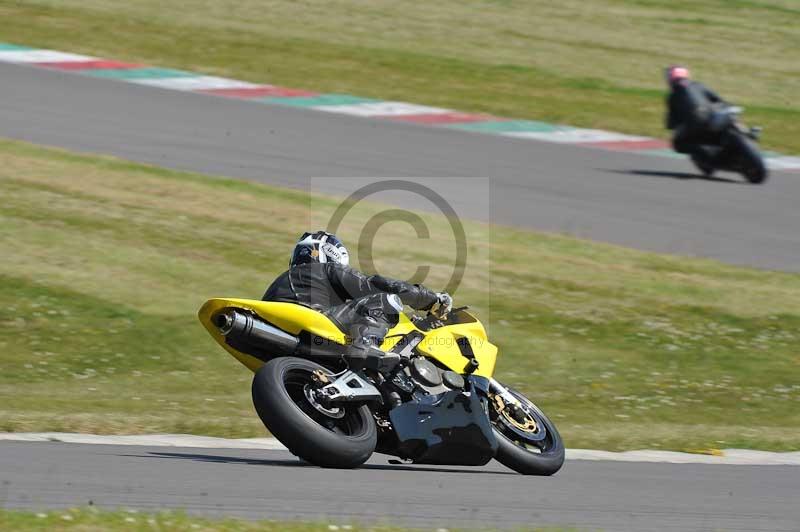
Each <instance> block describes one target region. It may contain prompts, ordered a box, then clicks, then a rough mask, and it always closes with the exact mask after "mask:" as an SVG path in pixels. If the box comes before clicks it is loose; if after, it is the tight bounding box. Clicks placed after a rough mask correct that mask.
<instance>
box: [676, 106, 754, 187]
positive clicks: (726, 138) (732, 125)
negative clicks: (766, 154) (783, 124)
mask: <svg viewBox="0 0 800 532" xmlns="http://www.w3.org/2000/svg"><path fill="white" fill-rule="evenodd" d="M742 111H743V109H742V108H741V107H736V106H727V105H726V106H723V107H721V108H718V109H716V110H715V111H714V112H713V113H712V118H711V122H712V129H714V130H717V131H720V135H719V141H718V143H717V145H716V146H714V149H715V150H716V153H715V155H714V165H713V166H707V165H705V164H703V163H702V162H701V161H700V160H698V158H697V157H696V156H695V155H692V156H691V158H692V162H693V163H694V164H695V166H697V168H698V169H699V170H700V171H701V172H703V174H705V175H706V176H709V177H710V176H711V175H713V173H714V172H715V171H716V170H725V171H729V172H736V173H739V174H741V175H743V176H744V177H745V179H747V180H748V181H749V182H751V183H754V184H759V183H763V182H764V181H766V180H767V176H768V173H767V166H766V164H765V163H764V158H763V157H762V155H761V153H760V151H759V149H758V145H757V142H758V139H759V135H760V134H761V128H758V127H753V128H748V127H746V126H744V125H743V124H742V123H741V122H740V121H739V115H741V113H742Z"/></svg>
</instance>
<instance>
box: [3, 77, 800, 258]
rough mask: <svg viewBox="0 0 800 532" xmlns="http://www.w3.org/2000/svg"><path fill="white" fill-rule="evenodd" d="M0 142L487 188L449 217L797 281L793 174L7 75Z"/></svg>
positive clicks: (267, 174) (100, 82)
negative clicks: (463, 181) (714, 171)
mask: <svg viewBox="0 0 800 532" xmlns="http://www.w3.org/2000/svg"><path fill="white" fill-rule="evenodd" d="M766 135H769V132H768V131H767V132H766ZM0 136H5V137H10V138H15V139H22V140H27V141H31V142H35V143H40V144H47V145H53V146H60V147H64V148H68V149H72V150H78V151H83V152H94V153H103V154H113V155H117V156H119V157H123V158H126V159H129V160H134V161H140V162H145V163H152V164H156V165H161V166H165V167H170V168H176V169H182V170H193V171H199V172H204V173H209V174H220V175H226V176H233V177H239V178H245V179H250V180H257V181H262V182H266V183H270V184H274V185H281V186H289V187H295V188H307V187H308V186H309V178H312V177H318V178H324V177H329V176H330V177H354V178H359V177H431V176H433V177H443V178H447V177H480V178H487V179H489V180H490V182H491V198H490V200H489V201H490V206H489V208H487V198H486V188H485V187H484V188H481V187H476V188H475V189H469V188H467V189H455V187H454V190H452V192H451V194H450V195H449V196H448V198H447V199H448V200H449V201H453V202H459V203H461V204H463V206H465V209H461V210H458V209H457V210H458V212H463V211H464V210H466V211H467V212H474V213H475V214H476V217H477V218H480V219H489V220H491V221H493V222H497V223H500V224H508V225H515V226H521V227H528V228H534V229H539V230H545V231H552V232H559V233H567V234H572V235H576V236H579V237H583V238H589V239H594V240H599V241H606V242H612V243H616V244H621V245H625V246H631V247H637V248H641V249H646V250H654V251H661V252H669V253H677V254H684V255H694V256H702V257H711V258H715V259H719V260H722V261H726V262H730V263H734V264H744V265H751V266H756V267H761V268H768V269H781V270H792V271H797V270H800V209H797V208H796V205H797V198H798V197H800V174H797V173H794V174H792V173H787V172H783V173H781V172H774V173H773V175H772V178H771V180H770V181H769V182H768V183H767V184H766V185H765V186H752V185H747V184H744V183H743V182H742V181H741V179H740V178H738V177H736V176H732V175H722V176H720V177H719V178H716V179H713V180H708V179H701V178H699V176H698V175H697V172H696V171H694V170H693V169H692V167H691V166H690V165H689V163H688V162H687V161H684V160H682V159H673V158H666V157H654V156H646V155H640V154H635V153H622V152H611V151H603V150H598V149H592V148H582V147H576V146H569V145H559V144H552V143H544V142H538V141H532V140H524V139H515V138H509V137H499V136H492V135H483V134H479V133H471V132H463V131H454V130H450V129H447V128H433V127H424V126H419V125H413V124H402V123H395V122H389V121H380V120H373V119H365V118H358V117H351V116H344V115H337V114H332V113H325V112H320V111H314V110H307V109H298V108H292V107H284V106H278V105H265V104H257V103H253V102H247V101H240V100H232V99H225V98H220V97H215V96H209V95H204V94H196V93H187V92H177V91H170V90H165V89H159V88H153V87H146V86H139V85H134V84H130V83H121V82H118V81H114V80H106V79H96V78H90V77H86V76H80V75H76V74H73V73H64V72H58V71H48V70H44V69H39V68H34V67H30V66H25V65H14V64H0ZM329 181H330V184H329V185H326V184H325V183H326V180H325V179H317V180H315V181H314V183H315V190H319V191H322V192H333V193H336V192H340V193H341V192H343V190H342V187H341V185H342V181H341V180H339V179H336V180H329ZM454 183H460V182H459V181H455V182H454ZM398 201H400V200H398ZM400 202H401V203H402V201H400ZM404 206H406V205H404ZM470 206H472V207H474V208H470ZM299 230H300V229H298V231H299Z"/></svg>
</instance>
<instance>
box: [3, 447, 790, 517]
mask: <svg viewBox="0 0 800 532" xmlns="http://www.w3.org/2000/svg"><path fill="white" fill-rule="evenodd" d="M798 500H800V482H798V470H797V468H796V467H791V466H790V467H780V466H742V465H736V466H724V465H698V464H685V465H678V464H652V463H620V462H596V461H572V462H569V463H567V464H566V465H565V467H564V469H562V471H561V472H560V473H559V474H557V475H556V476H554V477H550V478H541V477H525V476H521V475H517V474H516V473H513V472H512V471H510V470H508V469H505V468H504V467H503V466H501V465H499V464H490V465H489V466H486V467H483V468H462V467H436V466H413V465H391V464H389V463H388V462H387V459H386V457H384V456H380V455H378V456H377V457H373V459H372V460H370V461H369V462H368V463H367V464H366V465H365V466H364V467H363V468H361V469H358V470H345V471H342V470H323V469H319V468H317V467H314V466H310V465H308V464H305V463H303V462H300V461H298V460H297V459H296V458H295V457H294V456H292V455H291V454H290V453H288V452H287V451H263V450H245V449H198V448H176V447H141V446H117V445H81V444H66V443H29V442H28V443H17V442H2V443H0V504H2V505H4V506H6V507H8V508H28V509H50V508H60V507H72V506H83V505H87V504H89V503H90V502H89V501H91V504H93V505H96V506H98V507H101V508H106V509H116V508H133V509H140V510H148V511H158V510H163V509H176V508H181V509H185V510H186V511H187V512H190V513H196V514H202V515H208V516H238V517H243V518H248V519H258V518H262V519H304V520H324V521H327V522H331V523H335V524H343V523H349V522H359V523H375V522H378V523H379V522H384V523H387V522H388V523H393V524H404V525H408V526H415V527H416V526H420V527H433V528H438V527H443V528H449V527H456V526H458V527H487V526H490V527H501V528H505V527H520V526H530V527H533V526H570V527H578V528H580V529H592V530H596V529H603V530H633V531H648V530H673V531H678V530H680V531H688V530H696V531H700V530H743V531H744V530H746V531H760V530H773V531H774V530H784V531H795V532H796V531H797V530H798V529H800V507H798V505H797V501H798Z"/></svg>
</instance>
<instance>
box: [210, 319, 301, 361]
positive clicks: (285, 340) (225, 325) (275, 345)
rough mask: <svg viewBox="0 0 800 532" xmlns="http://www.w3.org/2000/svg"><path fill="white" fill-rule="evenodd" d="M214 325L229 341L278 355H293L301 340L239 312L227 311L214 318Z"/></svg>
mask: <svg viewBox="0 0 800 532" xmlns="http://www.w3.org/2000/svg"><path fill="white" fill-rule="evenodd" d="M214 325H216V326H217V328H219V332H220V333H222V335H223V336H225V337H226V338H228V339H229V340H233V341H234V342H236V343H239V342H242V343H245V344H248V345H251V346H253V347H258V348H261V349H268V350H270V351H274V352H275V354H276V355H291V354H292V353H294V352H295V350H296V349H297V345H298V344H299V343H300V340H299V339H298V338H297V337H296V336H292V335H291V334H289V333H287V332H284V331H282V330H280V329H278V328H277V327H274V326H272V325H270V324H269V323H267V322H265V321H263V320H261V319H259V318H258V317H255V316H253V315H252V314H247V313H244V312H240V311H237V310H233V309H230V310H226V311H224V312H220V313H219V314H217V315H216V316H214Z"/></svg>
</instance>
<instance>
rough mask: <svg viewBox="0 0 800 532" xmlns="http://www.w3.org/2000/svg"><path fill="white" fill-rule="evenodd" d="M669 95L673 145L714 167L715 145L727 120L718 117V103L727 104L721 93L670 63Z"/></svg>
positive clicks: (667, 73)
mask: <svg viewBox="0 0 800 532" xmlns="http://www.w3.org/2000/svg"><path fill="white" fill-rule="evenodd" d="M666 78H667V83H668V84H669V87H670V94H669V96H668V97H667V108H668V112H667V124H666V125H667V129H671V130H674V131H675V134H674V136H673V138H672V145H673V147H674V148H675V151H677V152H678V153H687V154H690V155H693V156H694V157H695V160H696V161H697V162H698V164H699V165H700V166H701V167H702V168H703V169H704V170H706V169H709V170H710V169H713V167H714V156H715V155H716V153H717V152H718V150H717V149H715V148H714V146H715V145H716V144H718V143H719V138H720V132H721V131H722V129H724V128H725V127H726V126H727V123H725V122H721V121H719V120H717V119H718V118H721V115H719V114H715V112H714V107H715V104H721V103H725V102H724V100H723V99H722V98H720V97H719V95H718V94H717V93H716V92H714V91H712V90H711V89H709V88H708V87H706V86H705V85H703V84H702V83H700V82H699V81H694V80H692V79H691V76H690V74H689V70H688V69H687V68H684V67H680V66H671V67H669V68H667V71H666Z"/></svg>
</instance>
